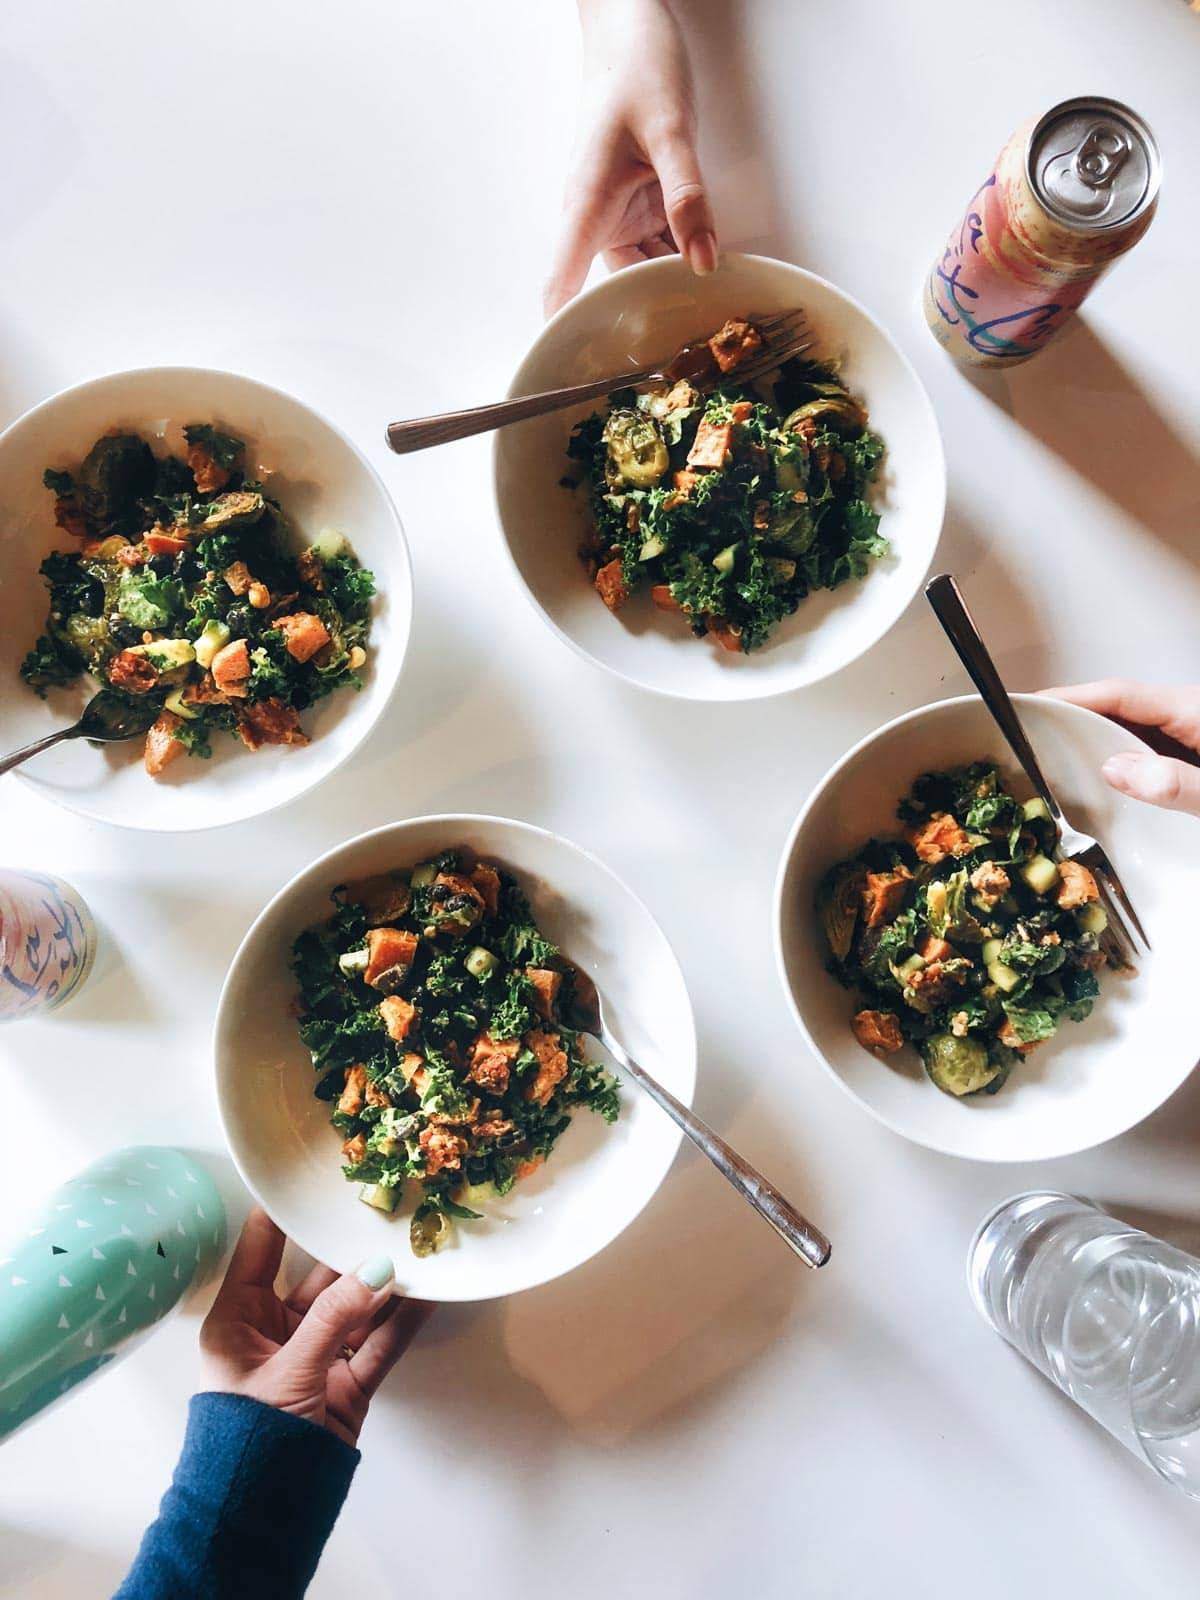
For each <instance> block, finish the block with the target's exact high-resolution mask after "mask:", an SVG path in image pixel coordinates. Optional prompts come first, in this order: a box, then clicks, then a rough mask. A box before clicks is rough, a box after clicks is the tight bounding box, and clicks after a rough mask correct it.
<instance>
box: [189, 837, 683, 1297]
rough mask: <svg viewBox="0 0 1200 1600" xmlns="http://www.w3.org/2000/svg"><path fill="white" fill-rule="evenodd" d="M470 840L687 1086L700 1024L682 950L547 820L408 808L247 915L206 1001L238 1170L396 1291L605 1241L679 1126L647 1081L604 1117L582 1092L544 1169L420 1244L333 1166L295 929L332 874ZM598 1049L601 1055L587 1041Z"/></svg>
mask: <svg viewBox="0 0 1200 1600" xmlns="http://www.w3.org/2000/svg"><path fill="white" fill-rule="evenodd" d="M453 845H467V846H469V847H471V848H472V849H474V850H476V851H478V853H479V854H480V855H481V856H482V857H484V858H485V859H486V860H489V861H495V862H498V863H499V864H501V865H503V866H505V867H507V868H508V869H509V870H510V871H511V872H513V873H514V875H515V876H516V877H517V878H518V879H519V881H520V883H521V886H522V888H523V889H524V890H525V892H526V894H527V895H528V896H529V899H530V902H531V904H532V906H533V910H534V913H535V916H536V918H537V922H538V925H539V927H540V928H542V929H543V931H544V932H545V933H546V935H547V937H548V938H550V939H551V940H553V941H554V942H555V943H556V944H558V945H559V946H560V948H561V949H563V950H564V951H565V952H566V953H567V954H568V955H569V956H570V957H571V958H572V959H573V960H574V961H576V962H577V963H578V964H579V965H580V966H581V967H583V968H585V969H586V970H587V971H588V972H590V973H591V974H592V975H593V977H594V978H595V979H596V982H597V984H598V986H599V988H600V991H601V993H602V994H603V995H604V997H605V1004H606V1009H607V1008H608V1007H609V1005H610V1003H611V1010H612V1021H613V1025H614V1029H615V1031H617V1032H618V1034H619V1036H620V1037H621V1038H622V1040H623V1041H624V1042H625V1044H626V1045H627V1046H628V1048H629V1050H630V1051H631V1052H632V1054H633V1055H634V1056H635V1058H636V1059H637V1060H639V1061H640V1062H641V1063H642V1064H643V1066H645V1067H646V1068H647V1070H648V1071H650V1072H652V1073H653V1074H654V1075H655V1076H656V1077H657V1078H658V1079H659V1080H660V1081H661V1082H662V1083H663V1084H665V1085H666V1087H667V1088H668V1089H670V1090H671V1092H672V1093H673V1094H675V1095H676V1096H677V1097H678V1098H679V1099H680V1100H683V1101H684V1102H685V1103H689V1104H690V1102H691V1098H692V1091H693V1089H694V1086H695V1077H696V1034H695V1025H694V1023H693V1021H692V1012H691V1005H690V1003H689V1001H688V994H687V988H686V986H685V984H684V981H683V974H682V973H681V972H680V970H679V964H678V962H677V961H676V960H675V957H674V955H673V954H672V952H671V948H670V946H669V945H668V943H667V941H666V939H665V938H664V936H663V934H662V932H661V931H660V929H659V927H658V925H657V924H656V923H655V921H654V919H653V917H652V916H651V915H650V913H649V911H647V910H646V907H645V906H644V905H643V904H642V903H641V901H640V900H638V899H637V897H636V896H635V895H634V894H633V893H632V892H631V891H630V890H629V889H628V888H626V886H625V885H624V884H623V883H622V882H621V881H620V879H619V878H617V877H615V876H614V875H613V874H612V873H611V872H610V871H609V870H608V868H607V867H605V866H603V865H602V864H601V863H600V862H599V861H597V860H596V858H595V857H594V856H591V855H588V854H587V853H586V851H583V850H581V849H579V847H578V846H577V845H573V844H569V843H568V842H567V840H565V839H561V838H559V837H558V836H557V835H556V834H552V833H546V832H544V831H543V830H542V829H540V828H534V827H531V826H530V825H529V824H528V823H524V822H510V821H506V820H505V819H503V818H499V817H478V816H440V817H418V818H416V819H415V820H412V821H408V822H395V823H391V824H389V825H388V826H387V827H383V828H377V829H375V830H374V831H373V832H371V833H364V834H361V835H360V836H359V837H358V838H357V839H351V840H350V841H349V842H348V843H347V844H343V845H339V846H338V848H337V849H336V850H331V851H330V852H329V854H328V855H325V856H323V857H322V858H321V859H320V860H319V861H316V862H314V863H313V865H312V866H310V867H309V868H307V869H306V870H305V871H304V872H302V873H301V874H300V875H299V876H298V877H296V878H293V880H292V881H291V883H289V884H287V885H286V886H285V887H284V888H283V889H281V890H280V892H279V893H278V894H277V895H276V896H275V898H274V899H273V900H272V901H271V903H270V904H269V905H268V906H267V908H266V909H265V910H264V911H263V912H262V914H261V915H260V916H259V918H258V920H257V921H256V922H255V923H254V925H253V927H252V928H251V929H250V931H249V933H248V934H247V935H246V937H245V939H244V940H243V941H242V944H241V948H240V949H239V950H238V952H237V954H236V956H235V957H234V959H233V963H232V965H231V967H230V969H229V975H228V977H227V978H226V980H225V987H224V989H223V991H222V994H221V1001H220V1006H219V1008H218V1011H217V1021H216V1032H215V1054H216V1070H217V1093H218V1098H219V1101H220V1108H221V1117H222V1120H223V1122H224V1125H225V1135H226V1138H227V1139H228V1141H229V1148H230V1150H231V1151H232V1153H233V1159H234V1161H235V1162H236V1163H237V1167H238V1170H239V1172H240V1173H241V1175H242V1177H243V1179H244V1180H245V1182H246V1185H247V1187H248V1188H249V1189H250V1190H251V1192H252V1193H253V1194H254V1195H255V1196H256V1197H257V1198H258V1200H259V1201H260V1202H261V1204H262V1205H263V1206H264V1207H265V1208H266V1210H267V1211H268V1212H269V1213H270V1214H271V1216H272V1217H274V1219H275V1221H276V1222H277V1223H278V1224H279V1226H280V1227H281V1228H283V1229H284V1230H285V1231H286V1232H287V1233H288V1234H289V1235H290V1236H291V1237H292V1238H294V1239H295V1240H296V1241H297V1242H298V1243H299V1244H300V1245H301V1246H302V1247H303V1248H304V1249H305V1250H307V1251H308V1252H309V1254H310V1255H313V1256H315V1257H316V1258H317V1259H318V1260H320V1261H325V1262H328V1263H329V1265H330V1266H332V1267H335V1268H336V1269H337V1270H339V1271H342V1272H347V1271H350V1270H351V1269H352V1268H353V1267H354V1266H356V1265H357V1264H358V1262H360V1261H362V1260H364V1259H365V1258H367V1257H368V1256H373V1255H379V1254H381V1253H382V1254H390V1255H391V1256H392V1257H393V1258H394V1260H395V1263H396V1275H397V1279H398V1282H399V1283H400V1286H401V1287H402V1288H403V1289H404V1291H405V1292H406V1293H409V1294H414V1295H418V1296H420V1298H422V1299H424V1300H488V1299H491V1298H493V1297H494V1296H496V1295H504V1294H512V1293H513V1292H514V1291H516V1290H518V1289H528V1288H532V1287H533V1286H534V1285H535V1284H539V1283H546V1282H548V1281H549V1279H551V1278H556V1277H559V1276H560V1275H561V1274H562V1273H564V1272H568V1271H570V1269H571V1268H572V1267H576V1266H578V1265H579V1264H580V1263H581V1262H583V1261H586V1260H587V1259H588V1258H589V1257H590V1256H593V1255H595V1253H596V1251H598V1250H601V1249H603V1247H604V1246H605V1245H606V1244H608V1243H610V1242H611V1241H612V1240H613V1239H615V1238H616V1237H617V1235H618V1234H619V1233H620V1232H621V1231H622V1230H623V1229H624V1228H626V1227H627V1226H628V1225H629V1223H631V1222H632V1221H633V1219H634V1218H635V1217H636V1216H637V1214H638V1212H639V1211H641V1209H642V1207H643V1206H644V1205H645V1204H646V1202H647V1201H648V1200H649V1199H650V1197H651V1195H653V1193H654V1191H655V1190H656V1189H657V1188H658V1186H659V1184H660V1183H661V1182H662V1179H663V1177H664V1175H665V1174H666V1171H667V1168H668V1167H669V1166H670V1164H671V1160H672V1157H673V1156H674V1154H675V1150H676V1147H677V1146H678V1143H679V1132H678V1130H677V1129H676V1127H675V1125H674V1123H673V1122H671V1121H670V1120H669V1119H668V1118H667V1117H666V1116H665V1115H664V1114H663V1113H662V1112H661V1111H660V1110H659V1109H658V1107H657V1106H655V1105H654V1104H653V1103H652V1102H651V1101H650V1100H649V1099H648V1098H647V1097H646V1096H645V1095H643V1094H641V1093H640V1092H639V1091H638V1090H637V1089H635V1088H633V1087H632V1086H631V1085H628V1084H622V1087H621V1115H620V1117H619V1119H618V1121H617V1122H616V1123H615V1124H613V1125H612V1126H609V1125H608V1124H606V1123H605V1122H604V1121H602V1119H601V1118H600V1117H598V1116H596V1115H594V1114H593V1113H592V1112H590V1111H588V1110H587V1109H586V1108H581V1109H580V1110H578V1111H576V1112H575V1113H574V1114H573V1117H572V1122H571V1126H570V1127H569V1128H568V1129H567V1131H566V1133H565V1134H564V1135H563V1136H562V1138H561V1139H560V1141H559V1142H558V1144H557V1145H556V1146H555V1148H554V1150H553V1152H552V1154H551V1156H550V1158H549V1160H548V1161H547V1162H546V1165H545V1166H544V1167H543V1168H542V1169H541V1171H540V1172H538V1173H536V1174H535V1175H534V1176H533V1177H531V1178H528V1179H525V1180H523V1181H522V1182H521V1183H519V1184H517V1186H516V1187H515V1188H514V1189H513V1190H512V1192H511V1193H510V1194H509V1195H507V1196H506V1197H505V1198H504V1199H503V1200H498V1201H496V1202H495V1203H494V1206H493V1207H491V1208H489V1212H490V1214H489V1216H488V1219H487V1220H486V1221H483V1222H474V1223H463V1224H461V1225H457V1226H456V1227H455V1230H454V1234H453V1236H452V1239H451V1241H450V1243H449V1244H447V1245H446V1246H445V1247H443V1249H442V1250H440V1251H439V1252H438V1254H437V1255H435V1256H430V1257H427V1258H426V1259H425V1260H418V1259H417V1258H416V1257H415V1256H414V1255H413V1254H412V1252H411V1250H410V1249H409V1243H408V1220H409V1217H410V1216H411V1206H409V1207H406V1208H402V1209H400V1210H398V1211H397V1213H396V1215H395V1217H388V1216H384V1215H381V1214H380V1213H379V1212H378V1211H372V1210H371V1208H370V1207H369V1206H366V1205H363V1204H362V1203H361V1202H360V1201H359V1199H358V1190H357V1187H356V1186H355V1185H354V1184H351V1183H347V1181H346V1179H345V1178H344V1177H343V1176H342V1171H341V1157H340V1154H339V1144H340V1138H339V1135H338V1134H337V1133H336V1132H335V1131H334V1130H333V1129H332V1128H331V1127H330V1125H329V1107H328V1106H326V1105H324V1104H322V1102H321V1101H319V1100H317V1099H315V1098H314V1096H313V1085H314V1082H315V1081H316V1080H315V1076H314V1073H313V1068H312V1063H311V1061H310V1060H309V1057H308V1053H307V1051H306V1050H305V1049H304V1047H303V1045H302V1044H301V1043H300V1039H299V1035H298V1033H297V1029H296V1023H295V1019H294V1018H293V1017H291V1016H289V1015H288V1002H289V1000H290V999H291V997H292V995H293V993H294V983H293V980H292V978H291V975H290V972H289V970H288V960H289V952H290V949H291V944H292V940H293V939H294V938H295V937H296V935H297V934H298V933H299V932H300V931H301V930H302V929H303V928H306V927H309V926H310V925H311V924H312V923H314V922H319V921H321V920H323V919H324V918H325V917H326V916H328V914H329V911H330V903H329V893H330V890H331V889H333V888H334V887H335V886H336V885H337V884H339V883H343V882H345V881H346V880H347V879H353V878H358V877H362V876H366V875H370V874H372V873H375V872H380V871H383V870H385V869H387V868H392V867H397V866H400V867H404V866H414V865H415V864H416V863H417V862H418V861H421V860H424V859H426V858H427V857H429V856H431V855H433V854H436V853H437V852H438V851H440V850H444V849H447V848H449V847H450V846H453ZM590 1053H591V1054H592V1056H593V1059H599V1060H603V1059H605V1057H604V1052H603V1051H602V1050H601V1049H600V1046H599V1045H595V1046H594V1047H593V1049H592V1051H591V1052H590Z"/></svg>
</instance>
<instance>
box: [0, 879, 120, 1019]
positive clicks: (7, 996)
mask: <svg viewBox="0 0 1200 1600" xmlns="http://www.w3.org/2000/svg"><path fill="white" fill-rule="evenodd" d="M95 954H96V925H95V923H94V922H93V921H92V917H91V913H90V912H89V911H88V908H87V906H86V904H85V903H84V901H83V899H82V897H81V896H80V895H79V894H78V893H77V892H76V890H74V889H73V888H72V887H71V885H70V884H69V883H64V882H63V880H62V879H61V878H56V877H54V876H53V874H51V873H49V872H18V871H15V870H9V869H8V868H4V867H0V1022H11V1021H15V1020H16V1019H17V1018H19V1017H31V1016H34V1015H35V1014H37V1013H38V1012H44V1011H49V1010H51V1009H52V1008H53V1007H54V1006H60V1005H62V1004H63V1003H64V1001H66V1000H69V999H70V998H71V996H72V995H73V994H76V993H78V991H79V990H80V989H81V988H82V986H83V984H84V983H85V982H86V980H87V976H88V973H89V972H90V971H91V968H92V961H93V959H94V957H95Z"/></svg>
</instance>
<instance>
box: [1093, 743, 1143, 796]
mask: <svg viewBox="0 0 1200 1600" xmlns="http://www.w3.org/2000/svg"><path fill="white" fill-rule="evenodd" d="M1141 759H1142V758H1141V756H1135V755H1133V754H1132V753H1129V752H1123V753H1122V754H1121V755H1119V756H1109V758H1108V760H1107V761H1106V762H1105V763H1104V765H1103V766H1102V767H1101V768H1100V770H1101V772H1103V774H1104V776H1105V777H1106V778H1107V780H1108V781H1109V783H1111V784H1112V786H1113V788H1114V789H1122V790H1128V788H1129V785H1130V783H1131V782H1132V781H1133V775H1134V773H1135V772H1136V770H1137V766H1138V763H1139V762H1140V761H1141Z"/></svg>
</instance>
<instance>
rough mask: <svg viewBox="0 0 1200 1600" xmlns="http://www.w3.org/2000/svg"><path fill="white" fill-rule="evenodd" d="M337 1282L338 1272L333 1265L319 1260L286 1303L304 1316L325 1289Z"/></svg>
mask: <svg viewBox="0 0 1200 1600" xmlns="http://www.w3.org/2000/svg"><path fill="white" fill-rule="evenodd" d="M336 1282H337V1273H336V1272H335V1271H334V1270H333V1268H332V1267H327V1266H326V1265H325V1264H324V1262H321V1261H318V1262H317V1264H316V1266H315V1267H313V1268H311V1269H310V1270H309V1271H308V1272H307V1273H305V1275H304V1277H303V1278H301V1280H300V1282H299V1283H298V1284H297V1285H296V1287H295V1288H294V1289H293V1290H292V1292H291V1294H289V1295H288V1297H287V1300H286V1301H285V1304H286V1305H287V1306H288V1307H289V1309H290V1310H292V1311H294V1312H296V1314H297V1315H298V1316H301V1317H302V1316H303V1315H304V1313H305V1312H306V1311H307V1310H308V1308H309V1306H311V1305H312V1303H313V1301H314V1300H315V1299H316V1298H317V1296H318V1295H319V1294H320V1293H321V1291H322V1290H323V1289H328V1287H329V1285H330V1284H331V1283H336Z"/></svg>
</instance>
